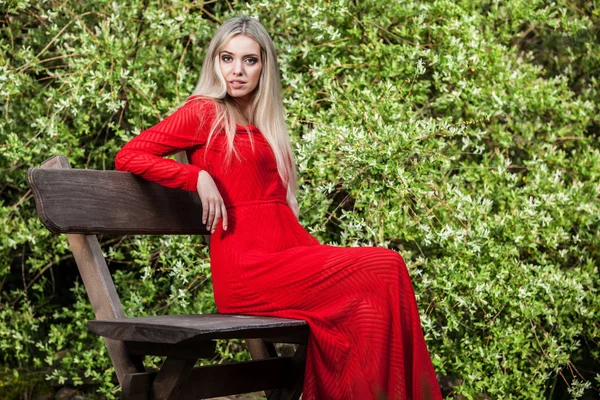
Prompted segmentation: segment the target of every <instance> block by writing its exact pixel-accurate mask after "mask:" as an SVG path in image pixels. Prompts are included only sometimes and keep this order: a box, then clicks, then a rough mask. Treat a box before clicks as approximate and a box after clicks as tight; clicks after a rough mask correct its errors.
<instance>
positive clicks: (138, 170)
mask: <svg viewBox="0 0 600 400" xmlns="http://www.w3.org/2000/svg"><path fill="white" fill-rule="evenodd" d="M213 117H214V105H213V104H212V103H211V102H210V101H198V100H193V101H189V102H188V103H186V104H185V105H183V106H182V107H180V108H178V109H177V110H176V111H175V112H174V113H173V114H172V115H170V116H169V117H167V118H165V119H164V120H162V121H161V122H160V123H158V124H156V125H155V126H153V127H151V128H149V129H146V130H145V131H143V132H142V133H140V134H139V135H138V136H136V137H135V138H133V139H132V140H131V141H129V142H128V143H127V144H126V145H125V146H123V148H122V149H121V150H119V152H118V153H117V156H116V157H115V166H116V169H118V170H119V171H128V172H131V173H134V174H136V175H139V176H141V177H142V178H144V179H147V180H149V181H152V182H155V183H158V184H160V185H163V186H166V187H170V188H175V189H183V190H187V191H190V192H197V193H198V195H199V196H200V201H201V202H202V222H203V223H205V224H206V228H207V229H208V230H209V231H210V232H211V233H212V232H214V230H215V229H216V227H217V223H218V221H219V220H220V219H221V218H223V229H224V230H227V210H226V208H225V203H224V202H223V198H222V196H221V194H220V193H219V190H218V189H217V186H216V185H215V182H214V180H213V179H212V177H211V176H210V175H209V174H208V172H206V171H204V170H202V169H200V168H199V167H197V166H195V165H191V164H182V163H179V162H177V161H175V160H171V159H168V158H164V156H167V155H169V154H173V153H176V152H178V151H182V150H187V149H191V148H193V147H196V146H200V145H203V144H205V143H206V140H207V136H208V132H209V130H210V128H211V124H212V120H213Z"/></svg>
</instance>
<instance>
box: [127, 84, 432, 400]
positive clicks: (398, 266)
mask: <svg viewBox="0 0 600 400" xmlns="http://www.w3.org/2000/svg"><path fill="white" fill-rule="evenodd" d="M201 115H202V116H204V117H203V118H200V116H201ZM211 116H214V104H213V103H211V102H209V101H207V100H204V99H201V98H199V97H196V96H192V97H190V98H189V99H188V101H187V102H186V104H185V105H183V106H182V107H180V108H179V109H178V110H177V111H175V113H173V114H172V115H171V116H169V117H167V118H165V119H164V120H163V121H161V122H160V123H159V124H157V125H155V126H153V127H151V128H149V129H147V130H145V131H143V132H142V133H140V134H139V135H138V136H137V137H135V138H134V139H133V140H131V141H130V142H129V143H127V144H126V145H125V146H124V147H123V148H122V149H121V150H120V151H119V153H118V154H117V157H116V168H117V169H119V170H123V171H130V172H132V173H134V174H138V175H141V176H142V177H143V178H145V179H148V180H150V181H154V182H157V183H159V184H162V185H164V186H167V187H171V188H180V189H183V190H188V191H192V192H195V191H196V181H197V177H198V173H199V172H200V170H201V169H204V170H206V171H207V172H208V173H209V174H210V176H211V177H212V178H213V179H214V181H215V184H216V185H217V188H218V189H219V192H220V193H221V196H222V197H223V200H224V202H225V204H226V207H227V216H228V227H227V230H226V231H224V230H223V227H222V224H221V222H219V224H218V226H217V228H216V230H215V232H214V233H213V234H212V236H211V241H210V258H211V270H212V277H213V286H214V296H215V303H216V305H217V308H218V311H219V312H220V313H240V314H253V315H263V316H274V317H284V318H295V319H302V320H305V321H307V322H308V324H309V326H310V337H309V342H308V350H307V363H306V372H305V382H304V392H303V399H304V400H312V399H324V400H335V399H344V400H346V399H357V400H362V399H367V400H368V399H374V398H375V393H376V390H383V391H385V393H387V396H388V398H389V399H394V400H395V399H441V394H440V390H439V387H438V384H437V381H436V377H435V373H434V370H433V366H432V364H431V360H430V357H429V352H428V350H427V346H426V344H425V340H424V337H423V332H422V329H421V324H420V320H419V313H418V309H417V304H416V301H415V297H414V293H413V288H412V284H411V281H410V277H409V274H408V272H407V269H406V266H405V264H404V260H403V259H402V257H401V256H400V254H398V253H397V252H395V251H393V250H390V249H386V248H378V247H340V246H331V245H324V244H320V243H319V242H318V241H317V239H316V238H315V237H313V236H312V235H310V234H309V233H308V232H307V231H306V230H305V229H304V228H303V227H302V226H301V225H300V224H299V222H298V221H297V220H296V217H295V216H294V214H293V212H292V210H291V209H290V207H289V206H288V204H287V203H286V188H285V187H284V185H283V183H282V181H281V179H280V177H279V174H278V172H277V166H276V163H275V158H274V155H273V152H272V150H271V148H270V146H269V144H268V143H267V141H266V140H265V139H264V137H263V136H262V134H261V132H260V130H259V129H258V128H257V127H255V126H252V125H250V126H249V129H250V132H251V133H248V132H246V129H245V128H244V127H241V126H237V132H236V136H235V142H234V143H235V146H236V149H237V150H238V152H239V153H240V156H241V158H242V160H237V159H236V158H235V156H234V155H233V156H232V159H231V164H230V165H229V167H227V166H226V165H225V162H224V155H225V151H226V147H225V146H226V139H225V135H224V132H223V131H220V132H218V134H217V132H215V134H214V135H213V138H212V140H211V142H210V144H209V146H208V148H207V146H206V140H207V136H208V132H209V127H210V124H211ZM249 135H252V138H253V139H254V152H253V151H252V145H251V143H250V137H249ZM181 150H185V151H186V152H187V155H188V159H189V161H190V164H180V163H177V162H176V161H174V160H171V159H168V158H163V156H165V155H168V154H172V153H174V152H177V151H181ZM205 155H206V160H205V159H204V156H205Z"/></svg>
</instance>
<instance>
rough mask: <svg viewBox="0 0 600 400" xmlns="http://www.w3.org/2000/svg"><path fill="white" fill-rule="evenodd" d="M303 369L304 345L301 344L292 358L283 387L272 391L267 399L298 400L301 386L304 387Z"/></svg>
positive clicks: (304, 363)
mask: <svg viewBox="0 0 600 400" xmlns="http://www.w3.org/2000/svg"><path fill="white" fill-rule="evenodd" d="M305 367H306V345H305V344H301V345H299V346H298V348H297V349H296V352H295V353H294V356H293V357H292V362H291V364H290V366H289V370H288V371H287V373H286V378H285V382H284V384H283V387H281V388H279V389H275V390H272V391H271V393H269V394H267V398H268V399H269V400H298V399H299V398H300V395H301V394H302V386H303V385H304V369H305ZM265 392H266V391H265Z"/></svg>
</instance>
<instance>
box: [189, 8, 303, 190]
mask: <svg viewBox="0 0 600 400" xmlns="http://www.w3.org/2000/svg"><path fill="white" fill-rule="evenodd" d="M237 35H245V36H248V37H250V38H252V39H254V40H255V41H256V42H258V44H259V45H260V49H261V50H260V53H261V54H260V57H261V61H262V64H263V66H262V70H261V73H260V78H259V83H258V86H257V88H256V89H255V92H254V97H253V100H252V104H251V109H250V117H249V121H248V122H249V124H251V125H254V126H256V127H257V128H258V129H259V130H260V131H261V132H262V134H263V136H264V137H265V139H266V140H267V142H268V143H269V145H270V146H271V149H272V150H273V153H274V155H275V160H276V162H277V170H278V172H279V176H280V177H281V179H282V181H283V183H284V185H286V184H287V185H288V186H289V188H290V190H291V191H292V193H294V194H296V185H297V179H298V178H297V172H296V165H295V161H294V155H293V152H292V147H291V145H290V139H289V134H288V130H287V127H286V124H285V114H284V109H283V101H282V98H281V79H280V76H279V67H278V64H277V58H276V52H275V45H274V44H273V40H272V39H271V37H270V36H269V34H268V33H267V31H266V29H265V28H264V27H263V25H262V24H261V23H260V22H259V21H258V20H257V19H255V18H252V17H235V18H232V19H229V20H227V21H225V22H224V23H223V24H222V25H221V26H220V27H219V29H218V30H217V32H216V33H215V35H214V36H213V38H212V40H211V41H210V44H209V46H208V50H207V52H206V58H205V59H204V63H203V65H202V72H201V74H200V79H199V81H198V84H197V85H196V89H194V92H193V93H192V95H198V96H201V97H203V98H206V99H209V100H212V101H214V102H215V104H216V105H217V107H216V115H215V118H214V123H213V126H212V128H211V131H210V133H209V135H208V141H207V145H209V144H210V141H211V138H212V135H213V133H214V132H215V131H216V130H217V129H220V128H223V129H224V130H225V134H226V137H227V154H226V162H227V161H228V160H229V159H230V157H231V154H232V153H234V154H235V155H236V157H237V156H238V154H237V152H236V151H235V148H234V136H235V130H236V122H235V116H234V115H235V110H236V109H235V107H236V106H235V104H234V102H233V99H232V98H231V97H230V96H229V95H228V94H227V82H226V80H225V78H224V77H223V75H222V74H221V69H220V67H219V54H220V52H221V51H222V50H223V48H224V47H225V46H226V45H227V42H229V40H230V39H231V38H232V37H234V36H237Z"/></svg>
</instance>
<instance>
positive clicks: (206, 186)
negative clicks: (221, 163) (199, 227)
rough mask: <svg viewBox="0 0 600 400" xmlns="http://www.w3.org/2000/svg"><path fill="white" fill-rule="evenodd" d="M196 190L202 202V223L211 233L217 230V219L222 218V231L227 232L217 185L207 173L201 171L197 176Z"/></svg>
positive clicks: (223, 205) (223, 209)
mask: <svg viewBox="0 0 600 400" xmlns="http://www.w3.org/2000/svg"><path fill="white" fill-rule="evenodd" d="M196 190H197V191H198V195H199V196H200V201H202V223H203V224H206V229H207V230H208V231H209V232H210V233H213V232H214V231H215V229H216V228H217V224H218V222H219V218H221V217H222V218H223V230H225V231H226V230H227V209H226V208H225V203H224V202H223V198H222V197H221V193H219V189H217V185H216V184H215V181H214V180H213V178H212V177H211V176H210V175H209V173H208V172H206V171H204V170H202V171H200V173H199V174H198V183H197V184H196Z"/></svg>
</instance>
